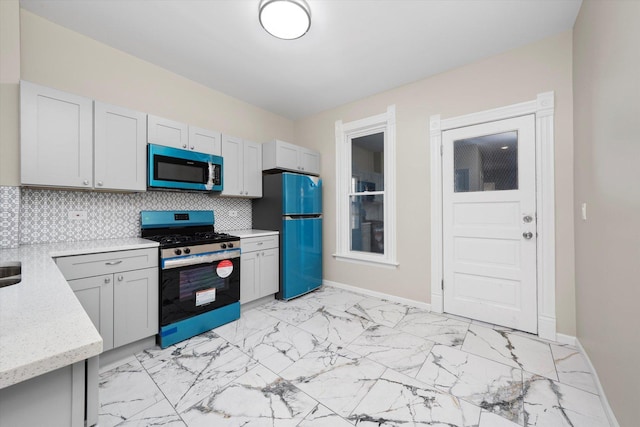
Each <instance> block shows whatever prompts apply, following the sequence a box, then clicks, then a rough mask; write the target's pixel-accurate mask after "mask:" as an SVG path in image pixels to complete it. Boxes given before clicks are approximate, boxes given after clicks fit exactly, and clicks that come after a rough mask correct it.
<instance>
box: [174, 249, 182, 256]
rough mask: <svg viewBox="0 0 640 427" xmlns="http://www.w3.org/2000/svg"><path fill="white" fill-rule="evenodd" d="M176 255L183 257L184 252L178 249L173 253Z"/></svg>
mask: <svg viewBox="0 0 640 427" xmlns="http://www.w3.org/2000/svg"><path fill="white" fill-rule="evenodd" d="M173 252H174V253H175V254H176V255H182V251H181V250H180V249H176V250H175V251H173Z"/></svg>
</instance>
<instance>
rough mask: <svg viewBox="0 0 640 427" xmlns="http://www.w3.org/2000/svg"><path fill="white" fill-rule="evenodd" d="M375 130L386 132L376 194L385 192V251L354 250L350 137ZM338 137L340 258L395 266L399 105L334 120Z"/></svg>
mask: <svg viewBox="0 0 640 427" xmlns="http://www.w3.org/2000/svg"><path fill="white" fill-rule="evenodd" d="M375 133H384V189H383V190H382V191H378V192H376V194H383V195H384V237H383V239H384V254H378V253H368V252H360V251H352V250H351V246H350V242H351V225H350V221H349V218H350V216H349V215H350V211H349V209H350V204H349V195H352V194H353V193H352V191H353V190H352V189H351V176H352V171H351V140H352V139H354V138H359V137H362V136H366V135H372V134H375ZM335 138H336V216H337V221H336V222H337V224H336V253H334V254H333V256H334V258H335V259H337V260H339V261H348V262H356V263H361V264H368V265H372V266H381V267H386V268H396V267H397V266H398V262H397V255H396V254H397V244H396V106H395V105H389V106H388V107H387V111H386V112H384V113H382V114H378V115H376V116H372V117H367V118H364V119H361V120H355V121H352V122H349V123H342V120H338V121H336V123H335Z"/></svg>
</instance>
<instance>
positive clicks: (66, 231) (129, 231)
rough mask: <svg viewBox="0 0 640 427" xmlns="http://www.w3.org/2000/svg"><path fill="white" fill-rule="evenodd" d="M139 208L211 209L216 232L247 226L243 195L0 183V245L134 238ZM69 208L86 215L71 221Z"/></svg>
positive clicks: (247, 208)
mask: <svg viewBox="0 0 640 427" xmlns="http://www.w3.org/2000/svg"><path fill="white" fill-rule="evenodd" d="M7 189H9V190H7ZM5 193H6V194H5ZM14 193H15V194H14ZM16 209H19V215H17V214H16ZM141 210H213V211H214V213H215V228H216V230H217V231H230V230H240V229H247V228H251V200H247V199H231V198H223V197H215V196H211V195H208V194H202V193H178V192H169V191H167V192H165V191H149V192H146V193H101V192H95V191H91V192H88V191H60V190H36V189H30V188H22V189H21V188H19V187H0V247H11V246H12V245H10V244H6V243H7V242H14V244H13V246H15V245H16V244H15V242H16V241H17V242H19V243H20V244H32V243H44V242H61V241H74V240H92V239H111V238H122V237H136V236H139V235H140V211H141ZM69 211H86V213H87V219H86V220H71V219H69ZM229 211H236V212H237V216H234V217H232V216H230V215H229ZM5 212H7V213H5ZM5 217H6V219H5ZM18 217H19V224H18V222H17V219H18ZM18 229H19V234H18V233H17V230H18Z"/></svg>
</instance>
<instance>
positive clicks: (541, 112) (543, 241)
mask: <svg viewBox="0 0 640 427" xmlns="http://www.w3.org/2000/svg"><path fill="white" fill-rule="evenodd" d="M528 114H535V131H536V135H535V145H536V148H535V150H536V159H535V162H536V211H537V221H536V231H537V234H538V237H537V242H536V257H537V262H536V263H537V265H536V272H537V276H538V277H537V295H538V314H537V318H538V336H540V337H541V338H545V339H549V340H552V341H556V254H555V243H556V239H555V171H554V147H555V141H554V131H553V117H554V92H544V93H539V94H538V96H537V97H536V99H535V100H533V101H528V102H523V103H519V104H513V105H508V106H505V107H500V108H495V109H491V110H485V111H480V112H477V113H472V114H466V115H463V116H457V117H452V118H449V119H441V117H440V115H439V114H437V115H433V116H431V117H429V133H430V154H431V160H430V165H431V310H432V311H434V312H437V313H442V312H443V308H444V290H443V285H442V284H443V245H442V243H443V242H442V230H443V223H442V221H443V218H442V207H443V201H442V132H444V131H447V130H451V129H456V128H460V127H465V126H471V125H477V124H481V123H486V122H493V121H497V120H503V119H509V118H512V117H518V116H524V115H528ZM438 284H440V286H438Z"/></svg>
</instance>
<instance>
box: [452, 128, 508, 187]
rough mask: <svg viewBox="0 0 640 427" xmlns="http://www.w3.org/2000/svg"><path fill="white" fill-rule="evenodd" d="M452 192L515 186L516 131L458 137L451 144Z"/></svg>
mask: <svg viewBox="0 0 640 427" xmlns="http://www.w3.org/2000/svg"><path fill="white" fill-rule="evenodd" d="M453 170H454V177H453V178H454V179H453V185H454V191H455V192H456V193H463V192H470V191H496V190H517V189H518V132H517V131H511V132H504V133H497V134H493V135H486V136H479V137H474V138H468V139H460V140H457V141H454V143H453Z"/></svg>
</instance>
